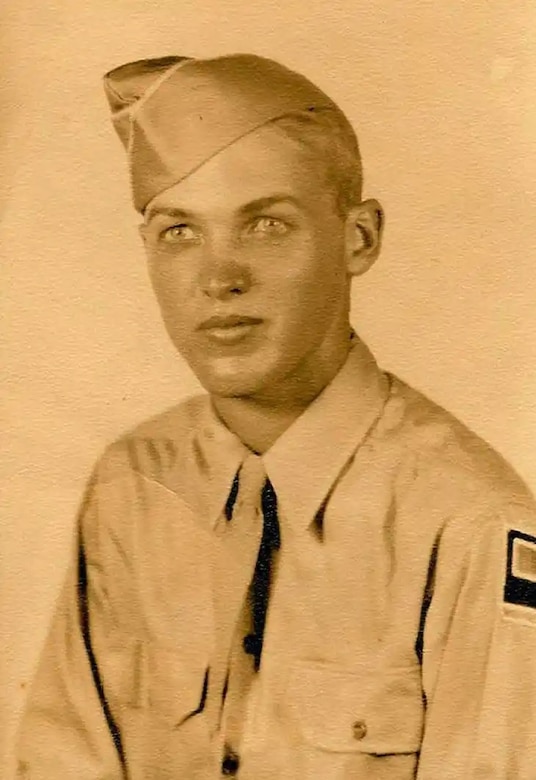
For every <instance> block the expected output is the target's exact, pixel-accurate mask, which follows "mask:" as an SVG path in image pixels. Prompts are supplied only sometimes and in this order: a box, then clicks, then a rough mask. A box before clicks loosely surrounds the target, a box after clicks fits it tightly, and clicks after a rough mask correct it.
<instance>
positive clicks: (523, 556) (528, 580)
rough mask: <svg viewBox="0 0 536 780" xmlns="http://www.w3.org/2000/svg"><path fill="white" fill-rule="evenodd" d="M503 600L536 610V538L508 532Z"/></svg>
mask: <svg viewBox="0 0 536 780" xmlns="http://www.w3.org/2000/svg"><path fill="white" fill-rule="evenodd" d="M504 600H505V602H507V603H508V604H518V605H519V606H521V607H531V608H532V609H536V536H530V535H529V534H524V533H522V532H521V531H515V530H512V531H509V532H508V555H507V561H506V582H505V585H504Z"/></svg>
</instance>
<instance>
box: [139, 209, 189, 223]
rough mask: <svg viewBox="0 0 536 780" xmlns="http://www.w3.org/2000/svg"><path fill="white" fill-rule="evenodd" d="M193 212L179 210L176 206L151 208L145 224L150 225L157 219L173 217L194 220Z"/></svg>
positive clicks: (147, 213) (146, 215)
mask: <svg viewBox="0 0 536 780" xmlns="http://www.w3.org/2000/svg"><path fill="white" fill-rule="evenodd" d="M193 216H194V214H193V212H191V211H188V209H179V208H177V207H175V206H159V207H158V208H155V209H151V208H149V209H148V210H147V212H146V214H145V224H147V225H148V224H149V222H151V221H152V220H153V219H154V218H155V217H172V218H173V219H192V218H193Z"/></svg>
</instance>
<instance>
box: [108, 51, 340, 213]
mask: <svg viewBox="0 0 536 780" xmlns="http://www.w3.org/2000/svg"><path fill="white" fill-rule="evenodd" d="M104 88H105V92H106V96H107V98H108V102H109V104H110V108H111V111H112V121H113V123H114V126H115V129H116V131H117V134H118V135H119V137H120V139H121V141H122V142H123V144H124V146H125V148H126V150H127V154H128V158H129V159H128V162H129V168H130V177H131V182H132V190H133V199H134V206H135V207H136V209H137V210H138V211H140V212H143V211H144V209H145V208H146V206H147V204H148V203H149V202H150V201H151V200H152V199H153V198H154V197H155V196H156V195H158V193H160V192H162V191H163V190H165V189H167V188H168V187H171V186H173V185H174V184H177V183H178V182H179V181H181V180H182V179H184V178H186V177H187V176H188V175H189V174H191V173H193V171H195V170H196V169H197V168H199V167H200V166H201V165H202V164H203V163H204V162H206V161H207V160H209V159H210V158H211V157H213V156H214V155H215V154H217V153H218V152H220V151H222V150H223V149H225V148H226V147H227V146H229V145H230V144H232V143H234V142H235V141H237V140H238V139H239V138H241V137H242V136H244V135H247V134H248V133H250V132H252V131H253V130H255V129H257V128H258V127H261V126H262V125H264V124H266V123H268V122H271V121H273V120H275V119H279V118H281V117H283V116H287V115H289V114H294V113H296V112H315V111H324V110H326V109H330V110H332V111H335V112H336V113H337V114H338V115H339V118H341V117H342V118H343V120H344V121H346V122H347V120H346V118H345V117H344V115H343V114H342V112H341V110H340V109H339V108H338V106H337V105H336V104H335V103H334V102H333V101H332V100H331V99H330V98H329V97H328V96H327V95H325V94H324V92H322V91H321V90H320V89H319V88H318V87H316V86H315V85H314V84H312V83H311V82H310V81H309V80H308V79H306V78H305V77H304V76H302V75H300V74H298V73H295V72H294V71H292V70H289V69H288V68H286V67H284V66H283V65H280V64H279V63H277V62H274V61H273V60H269V59H265V58H264V57H258V56H256V55H253V54H232V55H226V56H223V57H217V58H215V59H207V60H201V59H194V58H191V57H177V56H171V57H162V58H159V59H149V60H139V61H137V62H131V63H128V64H126V65H122V66H120V67H118V68H115V69H114V70H112V71H110V72H109V73H107V74H106V75H105V76H104ZM348 125H349V123H348Z"/></svg>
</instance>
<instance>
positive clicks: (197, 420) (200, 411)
mask: <svg viewBox="0 0 536 780" xmlns="http://www.w3.org/2000/svg"><path fill="white" fill-rule="evenodd" d="M207 408H208V396H206V395H197V396H193V397H191V398H188V399H186V400H185V401H182V402H181V403H179V404H175V405H174V406H172V407H169V408H168V409H165V410H164V411H162V412H159V413H158V414H155V415H153V416H151V417H149V418H148V419H146V420H143V421H142V422H140V423H138V424H137V425H135V426H134V427H133V428H131V429H129V430H127V431H125V432H124V433H123V434H122V435H121V436H120V437H119V438H117V439H116V440H115V441H113V442H112V443H111V444H110V445H109V446H108V447H106V449H105V450H104V452H103V454H102V456H101V458H100V459H99V463H98V466H97V469H98V472H99V481H101V482H102V481H110V480H113V479H115V478H118V477H121V476H125V475H126V474H130V473H132V472H135V473H138V474H141V475H142V476H146V477H148V478H151V479H159V477H160V476H161V475H162V473H164V472H165V471H167V470H169V469H170V468H172V467H174V466H175V465H176V464H177V462H178V461H180V460H181V458H182V457H185V456H186V453H187V452H189V451H190V446H189V445H190V444H191V441H192V437H193V435H194V434H195V432H196V431H198V430H199V428H200V426H201V425H202V424H203V419H204V416H205V415H206V411H207Z"/></svg>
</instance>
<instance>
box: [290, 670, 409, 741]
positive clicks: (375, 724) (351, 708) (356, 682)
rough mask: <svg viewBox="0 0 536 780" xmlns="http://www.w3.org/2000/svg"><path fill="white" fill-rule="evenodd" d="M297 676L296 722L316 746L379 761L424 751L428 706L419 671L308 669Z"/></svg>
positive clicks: (292, 692) (293, 684)
mask: <svg viewBox="0 0 536 780" xmlns="http://www.w3.org/2000/svg"><path fill="white" fill-rule="evenodd" d="M291 675H292V676H291V682H290V685H289V698H290V707H291V711H292V713H293V720H294V721H295V722H296V723H297V724H298V727H299V729H300V731H301V734H302V736H303V738H304V739H305V741H307V742H309V743H310V744H313V745H315V746H316V747H318V748H321V749H323V750H327V751H332V752H360V753H371V754H375V755H389V754H394V753H415V752H417V751H418V750H419V749H420V744H421V738H422V732H423V723H424V703H423V695H422V687H421V678H420V669H419V667H418V665H415V666H408V667H402V668H394V669H393V668H387V669H385V668H378V667H373V666H370V665H366V666H365V665H364V666H363V667H358V668H352V669H346V668H339V667H336V666H330V665H328V664H321V663H311V664H305V663H304V664H300V665H299V666H298V667H297V668H296V669H295V670H294V671H293V672H292V673H291Z"/></svg>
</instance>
